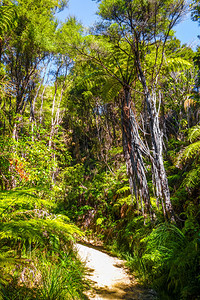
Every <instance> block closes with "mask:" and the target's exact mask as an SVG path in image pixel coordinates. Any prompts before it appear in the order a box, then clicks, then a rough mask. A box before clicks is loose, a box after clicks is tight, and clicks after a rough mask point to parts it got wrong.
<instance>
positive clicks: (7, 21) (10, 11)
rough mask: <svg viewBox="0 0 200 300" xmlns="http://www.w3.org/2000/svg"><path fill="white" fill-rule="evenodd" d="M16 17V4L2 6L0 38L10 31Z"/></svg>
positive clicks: (0, 10)
mask: <svg viewBox="0 0 200 300" xmlns="http://www.w3.org/2000/svg"><path fill="white" fill-rule="evenodd" d="M15 19H16V10H15V6H14V5H5V6H0V38H1V39H2V38H3V36H4V34H5V33H6V32H8V31H9V30H10V29H11V28H12V27H13V26H14V21H15Z"/></svg>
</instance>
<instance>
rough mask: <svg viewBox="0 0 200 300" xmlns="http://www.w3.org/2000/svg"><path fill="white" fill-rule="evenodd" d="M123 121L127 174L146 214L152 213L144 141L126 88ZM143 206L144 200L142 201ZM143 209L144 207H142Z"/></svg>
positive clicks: (131, 187) (123, 101)
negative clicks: (144, 157)
mask: <svg viewBox="0 0 200 300" xmlns="http://www.w3.org/2000/svg"><path fill="white" fill-rule="evenodd" d="M121 122H122V134H123V149H124V156H125V160H126V167H127V174H128V176H129V182H130V189H131V190H132V191H134V194H135V197H136V200H137V202H139V199H140V200H141V201H142V200H143V201H144V205H145V208H144V216H145V214H150V215H152V212H151V204H150V196H149V188H148V184H147V179H146V170H145V166H144V161H143V157H142V152H143V150H144V149H142V147H141V145H142V141H141V139H140V136H139V131H138V125H137V122H136V119H135V116H134V113H133V111H132V109H131V95H130V89H129V88H125V89H124V97H123V98H122V108H121ZM141 206H142V202H141ZM141 209H142V210H143V207H141Z"/></svg>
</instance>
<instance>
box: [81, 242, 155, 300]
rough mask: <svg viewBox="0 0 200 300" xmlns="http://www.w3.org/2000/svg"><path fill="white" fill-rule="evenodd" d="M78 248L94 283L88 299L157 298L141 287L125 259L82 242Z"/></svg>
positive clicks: (147, 299)
mask: <svg viewBox="0 0 200 300" xmlns="http://www.w3.org/2000/svg"><path fill="white" fill-rule="evenodd" d="M77 250H78V253H79V256H80V258H81V260H82V261H84V262H85V263H86V267H87V268H88V275H87V278H88V279H89V280H90V282H91V285H92V289H91V290H90V291H89V292H88V293H87V295H86V296H87V297H88V299H92V300H93V299H95V300H97V299H98V300H111V299H113V300H120V299H126V300H134V299H136V300H138V299H140V300H151V299H155V297H154V293H152V291H144V290H143V289H141V287H139V286H138V284H137V282H136V280H135V279H134V278H133V277H132V276H130V275H129V274H128V273H127V270H126V269H125V268H124V261H122V260H120V259H118V258H116V257H112V256H110V255H108V254H106V253H103V252H101V251H99V250H96V249H94V248H92V247H88V246H84V245H81V244H77Z"/></svg>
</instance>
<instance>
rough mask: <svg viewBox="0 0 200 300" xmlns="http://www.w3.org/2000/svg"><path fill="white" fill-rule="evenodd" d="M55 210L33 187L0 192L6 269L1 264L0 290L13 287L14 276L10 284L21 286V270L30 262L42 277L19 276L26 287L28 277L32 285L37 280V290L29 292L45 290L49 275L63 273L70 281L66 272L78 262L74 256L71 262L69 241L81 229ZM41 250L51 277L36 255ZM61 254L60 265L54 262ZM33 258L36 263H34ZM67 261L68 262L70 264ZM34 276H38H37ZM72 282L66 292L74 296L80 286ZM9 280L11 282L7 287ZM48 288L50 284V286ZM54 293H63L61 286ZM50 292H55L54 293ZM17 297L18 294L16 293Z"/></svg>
mask: <svg viewBox="0 0 200 300" xmlns="http://www.w3.org/2000/svg"><path fill="white" fill-rule="evenodd" d="M54 210H55V203H53V202H52V201H48V200H44V199H40V198H39V197H38V196H37V194H36V192H35V190H24V191H23V190H15V191H10V192H1V193H0V221H1V223H0V224H1V225H0V264H1V265H2V264H3V265H4V266H5V267H6V269H5V268H4V269H1V268H0V272H1V279H2V280H1V284H2V289H1V291H2V293H6V295H7V294H8V295H9V293H10V292H11V291H10V290H12V284H14V280H15V279H14V278H16V280H17V282H16V283H15V284H14V287H13V288H16V289H18V287H19V288H20V285H19V282H20V280H22V279H23V276H24V275H23V274H24V273H23V272H25V270H26V269H27V270H28V266H29V265H30V267H29V268H30V270H31V269H32V268H33V270H34V272H36V273H37V274H38V276H39V278H41V280H42V282H40V281H39V283H38V282H37V280H36V279H35V280H36V281H35V280H32V279H31V278H32V277H31V273H30V274H29V273H28V274H27V276H28V277H27V280H26V281H23V280H22V282H23V284H24V286H25V287H26V288H28V285H29V284H30V282H31V280H32V281H33V285H34V286H35V288H36V287H37V286H36V284H38V287H39V290H38V288H36V290H35V291H34V289H33V290H32V293H35V292H36V291H37V293H38V292H39V291H40V292H39V293H42V291H43V292H44V291H45V289H47V290H48V287H47V286H46V285H45V281H47V280H51V279H50V278H52V280H53V278H54V280H57V282H59V280H61V277H62V276H63V278H64V279H67V278H68V282H69V278H70V277H71V275H72V274H70V275H69V273H70V272H72V273H74V274H75V272H76V268H75V266H76V264H77V263H78V262H77V260H76V258H75V256H74V259H73V261H74V266H73V263H72V262H71V257H70V256H71V254H73V251H72V243H73V241H74V237H75V236H77V235H80V234H81V232H80V230H79V229H78V228H77V227H76V226H75V225H73V224H71V223H70V220H69V218H67V217H66V216H64V215H56V214H55V213H54ZM41 253H43V255H44V258H45V260H46V264H48V268H50V269H51V270H52V274H51V275H52V276H50V278H49V277H48V276H47V273H46V274H45V273H44V269H43V268H42V265H41V263H40V259H39V258H40V254H41ZM70 253H71V254H70ZM38 254H39V255H38ZM62 255H64V257H65V256H66V259H67V260H66V262H65V261H63V262H62V261H61V263H60V265H59V264H58V265H57V263H56V260H57V259H58V260H59V257H60V256H61V257H62ZM68 256H69V257H68ZM48 257H49V258H48ZM67 257H68V258H67ZM44 258H43V259H44ZM36 262H37V264H39V265H35V264H36ZM69 262H71V264H70V266H69ZM19 263H20V265H21V266H23V269H21V268H19V269H18V264H19ZM31 264H32V267H31ZM54 264H55V265H56V267H55V266H54ZM62 265H64V267H62ZM14 266H15V268H16V274H13V272H12V269H13V268H14ZM56 268H57V269H56ZM63 268H64V269H63ZM79 269H80V268H79ZM17 270H18V271H17ZM53 270H54V271H55V272H54V271H53ZM67 270H68V271H69V273H68V272H67ZM73 270H74V271H73ZM78 274H79V273H77V275H76V278H77V281H78V282H79V284H80V286H82V284H81V280H82V279H81V278H82V275H80V274H82V273H80V274H79V275H78ZM61 275H62V276H61ZM45 276H47V277H45ZM17 278H18V279H17ZM21 278H22V279H21ZM35 278H37V276H36V277H35ZM72 282H73V284H72ZM72 282H69V283H68V290H69V287H70V288H71V290H70V291H68V294H69V295H73V297H74V295H75V294H76V295H77V293H79V291H77V290H76V288H77V289H79V287H78V286H76V279H74V281H72ZM8 284H9V285H11V287H10V288H9V285H8ZM18 285H19V286H18ZM42 286H43V288H42ZM52 288H53V287H52ZM49 289H51V288H50V287H49ZM81 290H82V288H81ZM12 292H13V290H12ZM30 292H31V291H30ZM49 292H50V291H49ZM21 293H22V294H23V293H25V294H26V293H28V291H26V292H25V291H24V292H22V291H21ZM56 293H60V294H62V293H63V289H61V286H59V285H58V286H56ZM27 295H28V294H27ZM53 295H54V296H55V294H53ZM27 297H28V296H27ZM42 297H43V296H42ZM70 297H71V296H69V299H70ZM16 299H20V298H18V297H16ZM41 299H50V298H48V296H46V298H45V296H44V297H43V298H41ZM51 299H53V298H51ZM54 299H55V298H54ZM59 299H61V298H59ZM62 299H65V298H62ZM66 299H68V298H66Z"/></svg>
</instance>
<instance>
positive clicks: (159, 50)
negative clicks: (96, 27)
mask: <svg viewBox="0 0 200 300" xmlns="http://www.w3.org/2000/svg"><path fill="white" fill-rule="evenodd" d="M185 10H186V3H185V1H184V0H175V1H168V0H164V1H163V0H160V1H158V0H153V1H139V0H136V1H135V0H134V1H131V0H114V1H105V0H102V1H101V2H100V5H99V15H100V16H101V17H102V18H103V19H104V24H105V28H106V34H108V33H109V28H112V27H113V26H116V27H117V30H118V33H119V35H120V36H121V38H122V39H123V40H124V41H125V42H126V43H127V44H128V45H129V46H130V51H131V57H132V59H133V60H134V65H135V71H136V74H137V79H138V81H139V82H140V84H141V86H142V91H143V94H144V99H145V105H146V111H147V116H148V121H149V124H148V130H149V133H150V144H149V147H150V159H151V162H152V173H153V177H154V183H155V186H156V193H157V197H158V198H159V199H160V201H161V202H162V203H163V210H164V214H165V217H166V218H168V219H174V217H173V209H172V205H171V201H170V192H169V187H168V181H167V176H166V172H165V168H164V162H163V134H162V131H161V128H160V123H159V108H160V101H161V98H160V92H159V89H158V82H159V76H160V71H161V69H162V65H163V61H164V56H165V47H166V43H167V40H168V38H169V36H170V34H171V29H172V28H173V27H174V25H176V24H177V22H178V21H179V20H180V19H181V17H182V15H183V14H184V13H185ZM105 28H104V29H103V30H104V32H105ZM104 32H103V34H104ZM110 38H113V35H112V34H111V35H110ZM116 46H117V43H116ZM118 47H119V46H118ZM149 53H151V59H152V60H153V64H152V65H151V66H150V69H148V67H149V66H148V65H147V64H146V57H147V55H148V54H149ZM131 130H133V128H132V129H131Z"/></svg>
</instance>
